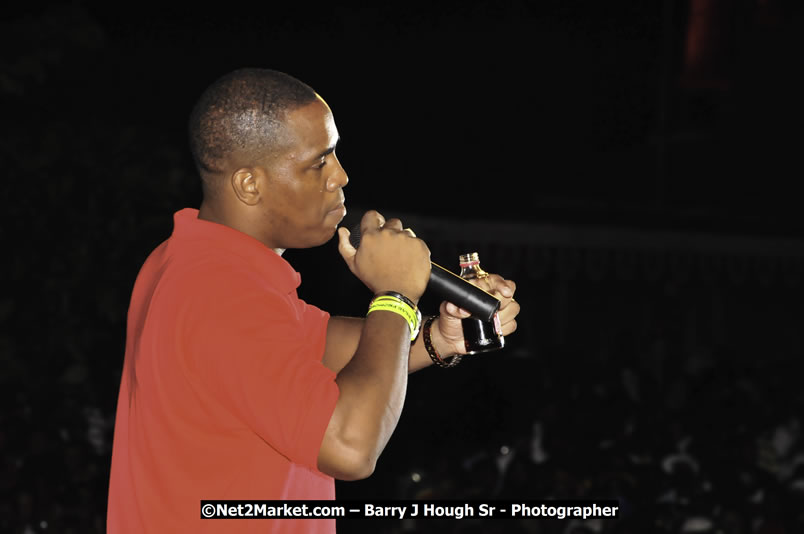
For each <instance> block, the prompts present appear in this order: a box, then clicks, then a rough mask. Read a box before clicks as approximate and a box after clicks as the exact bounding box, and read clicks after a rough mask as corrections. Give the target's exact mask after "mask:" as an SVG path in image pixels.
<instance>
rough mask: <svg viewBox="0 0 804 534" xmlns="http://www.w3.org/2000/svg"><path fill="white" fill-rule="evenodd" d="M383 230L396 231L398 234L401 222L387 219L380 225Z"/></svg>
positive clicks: (400, 229)
mask: <svg viewBox="0 0 804 534" xmlns="http://www.w3.org/2000/svg"><path fill="white" fill-rule="evenodd" d="M382 227H383V228H391V229H393V230H397V231H398V232H401V231H402V221H400V220H399V219H388V220H387V221H385V224H383V225H382Z"/></svg>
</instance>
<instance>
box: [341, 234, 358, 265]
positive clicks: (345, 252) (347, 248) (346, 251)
mask: <svg viewBox="0 0 804 534" xmlns="http://www.w3.org/2000/svg"><path fill="white" fill-rule="evenodd" d="M350 235H351V232H349V230H348V229H346V228H344V227H343V226H342V227H340V228H338V252H340V254H341V256H342V257H343V259H344V260H345V261H346V263H347V264H349V266H351V265H352V263H353V262H354V258H355V254H357V249H356V248H355V247H353V246H352V244H351V243H350V242H349V236H350Z"/></svg>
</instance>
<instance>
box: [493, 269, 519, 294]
mask: <svg viewBox="0 0 804 534" xmlns="http://www.w3.org/2000/svg"><path fill="white" fill-rule="evenodd" d="M486 281H487V282H488V284H489V287H490V293H496V294H498V295H499V296H500V297H502V298H512V297H513V296H514V293H515V292H516V283H515V282H514V281H513V280H506V279H505V278H503V277H502V276H500V275H499V274H490V275H489V276H488V277H487V278H486Z"/></svg>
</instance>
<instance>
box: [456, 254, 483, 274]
mask: <svg viewBox="0 0 804 534" xmlns="http://www.w3.org/2000/svg"><path fill="white" fill-rule="evenodd" d="M459 261H460V264H459V265H460V266H461V278H463V279H465V280H473V279H475V278H485V277H487V276H488V273H487V272H486V271H484V270H483V269H482V268H481V267H480V258H479V257H478V255H477V252H472V253H471V254H462V255H461V256H460V258H459Z"/></svg>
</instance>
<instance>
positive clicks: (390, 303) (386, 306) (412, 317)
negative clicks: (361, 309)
mask: <svg viewBox="0 0 804 534" xmlns="http://www.w3.org/2000/svg"><path fill="white" fill-rule="evenodd" d="M378 310H381V311H390V312H394V313H396V314H397V315H400V316H402V317H403V318H404V319H405V321H406V322H407V323H408V327H409V328H410V340H411V341H413V340H415V339H416V337H417V336H418V335H419V327H420V326H421V321H422V314H421V312H420V311H419V309H418V308H411V307H410V305H409V304H408V303H407V302H405V301H403V300H402V299H399V298H397V297H395V296H391V295H381V296H378V297H376V298H374V299H373V300H372V301H371V304H369V309H368V312H367V313H366V315H368V314H369V313H371V312H373V311H378Z"/></svg>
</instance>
